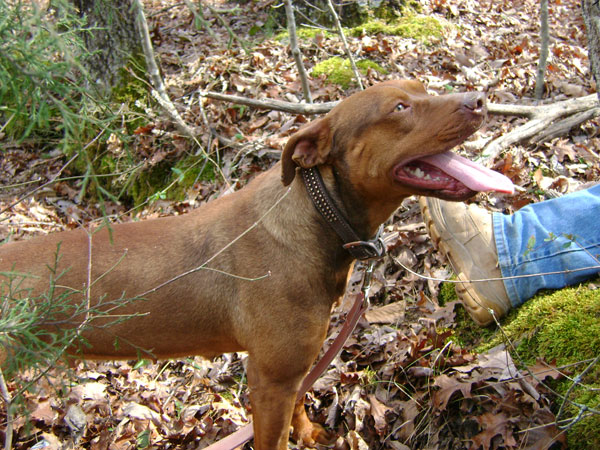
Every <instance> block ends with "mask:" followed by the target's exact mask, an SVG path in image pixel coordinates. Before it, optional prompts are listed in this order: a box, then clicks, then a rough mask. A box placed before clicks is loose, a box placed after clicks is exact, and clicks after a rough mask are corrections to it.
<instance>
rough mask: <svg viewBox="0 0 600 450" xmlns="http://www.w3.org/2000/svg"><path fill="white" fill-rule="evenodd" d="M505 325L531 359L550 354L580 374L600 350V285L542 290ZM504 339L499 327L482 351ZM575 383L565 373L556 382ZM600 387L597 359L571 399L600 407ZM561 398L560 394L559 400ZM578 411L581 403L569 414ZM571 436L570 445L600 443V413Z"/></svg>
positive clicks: (563, 388) (561, 386)
mask: <svg viewBox="0 0 600 450" xmlns="http://www.w3.org/2000/svg"><path fill="white" fill-rule="evenodd" d="M503 330H504V333H505V334H506V335H507V336H508V338H509V339H510V340H511V342H513V343H516V344H517V347H516V349H517V353H518V355H519V357H520V358H521V359H522V360H523V361H524V362H525V363H526V364H532V363H534V362H535V361H536V359H537V358H544V359H545V360H546V361H555V363H556V365H557V366H559V367H560V366H569V367H571V369H570V372H571V374H572V375H573V376H575V375H577V374H579V373H581V372H582V371H583V370H584V368H585V367H586V365H587V363H585V362H584V361H589V360H590V359H593V358H595V357H596V356H597V355H598V352H599V351H600V290H598V289H596V290H592V289H589V288H587V287H586V286H578V287H573V288H567V289H562V290H560V291H553V292H551V293H542V294H540V295H537V296H536V297H534V298H532V299H530V300H529V301H527V302H526V303H525V304H524V305H522V306H521V307H520V308H518V309H516V310H514V311H512V312H511V314H510V315H509V316H508V317H507V319H506V320H505V323H504V325H503ZM504 339H505V338H504V335H503V334H502V333H500V332H496V333H495V334H494V336H493V337H492V339H490V340H488V341H487V342H486V343H485V344H483V345H481V346H480V347H479V348H478V351H481V352H482V351H485V350H487V349H489V348H491V347H494V346H495V345H497V344H499V343H501V342H503V341H504ZM513 356H514V357H515V359H517V358H516V355H513ZM572 384H573V381H572V380H569V379H565V380H562V381H561V382H559V383H556V385H555V386H554V388H555V389H556V391H557V392H558V393H560V394H565V393H566V392H567V390H568V389H569V388H570V387H571V386H572ZM599 388H600V366H598V365H596V366H594V367H593V368H592V369H591V370H590V371H589V372H588V373H587V374H586V375H585V377H584V378H583V380H582V385H578V386H577V387H575V388H574V389H573V390H572V392H571V395H570V399H571V400H574V401H575V402H578V403H581V404H584V405H586V406H587V407H589V408H594V409H600V393H599V392H598V391H597V389H599ZM594 389H596V391H594ZM561 402H562V400H561V399H557V400H556V404H557V405H558V404H560V403H561ZM555 409H557V408H555ZM578 413H579V409H578V408H577V407H575V406H569V407H567V410H566V414H565V416H564V417H563V418H569V417H571V418H572V417H575V416H577V414H578ZM568 438H569V448H570V449H588V448H600V417H599V416H597V415H595V416H591V417H587V418H585V419H583V420H582V421H580V422H579V423H577V424H575V425H574V426H573V427H572V428H570V430H569V432H568Z"/></svg>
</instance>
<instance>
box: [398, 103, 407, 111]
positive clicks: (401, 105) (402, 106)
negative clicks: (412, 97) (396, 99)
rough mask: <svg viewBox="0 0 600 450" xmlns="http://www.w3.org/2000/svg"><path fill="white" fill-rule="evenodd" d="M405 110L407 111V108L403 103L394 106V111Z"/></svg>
mask: <svg viewBox="0 0 600 450" xmlns="http://www.w3.org/2000/svg"><path fill="white" fill-rule="evenodd" d="M406 109H408V106H407V105H405V104H404V103H398V104H397V105H396V111H404V110H406Z"/></svg>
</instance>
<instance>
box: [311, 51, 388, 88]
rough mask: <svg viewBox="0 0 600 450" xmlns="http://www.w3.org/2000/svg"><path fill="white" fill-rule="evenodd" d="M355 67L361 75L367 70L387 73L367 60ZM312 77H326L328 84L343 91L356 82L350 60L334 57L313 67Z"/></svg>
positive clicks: (357, 63) (358, 62) (359, 62)
mask: <svg viewBox="0 0 600 450" xmlns="http://www.w3.org/2000/svg"><path fill="white" fill-rule="evenodd" d="M356 67H357V68H358V70H359V71H360V72H361V73H363V74H365V73H367V70H369V69H372V70H376V71H377V72H379V73H382V74H385V73H387V70H386V69H384V68H383V67H381V66H380V65H379V64H377V63H376V62H374V61H371V60H368V59H363V60H361V61H357V62H356ZM312 75H313V76H315V77H318V76H320V75H326V76H327V81H328V82H329V83H332V84H337V85H339V86H341V87H343V88H344V89H346V88H348V87H349V86H350V85H351V84H353V83H355V82H356V80H355V78H354V72H353V71H352V66H351V64H350V60H349V59H347V58H340V57H339V56H334V57H333V58H329V59H326V60H325V61H321V62H320V63H318V64H316V65H315V67H313V70H312Z"/></svg>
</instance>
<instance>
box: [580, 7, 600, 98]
mask: <svg viewBox="0 0 600 450" xmlns="http://www.w3.org/2000/svg"><path fill="white" fill-rule="evenodd" d="M583 19H584V21H585V27H586V29H587V37H588V53H589V58H590V64H591V67H592V74H593V75H594V79H595V80H596V93H597V94H598V99H599V100H600V4H599V2H598V0H583Z"/></svg>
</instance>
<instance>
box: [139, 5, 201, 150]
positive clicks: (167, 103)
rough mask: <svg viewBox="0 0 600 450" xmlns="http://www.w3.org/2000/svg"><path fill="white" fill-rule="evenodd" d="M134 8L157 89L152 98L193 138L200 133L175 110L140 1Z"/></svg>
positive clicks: (183, 131)
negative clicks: (161, 72)
mask: <svg viewBox="0 0 600 450" xmlns="http://www.w3.org/2000/svg"><path fill="white" fill-rule="evenodd" d="M133 6H134V7H135V9H136V15H137V17H136V19H137V22H138V28H139V30H140V37H141V41H142V42H141V43H142V48H143V50H144V58H145V59H146V67H147V68H148V72H149V73H150V79H151V80H152V85H153V86H154V89H155V90H153V91H152V96H153V97H154V98H155V99H156V101H158V103H159V104H160V106H162V107H163V109H164V110H165V111H166V112H167V114H169V116H170V117H171V119H173V121H174V122H175V124H176V125H177V128H179V130H180V131H181V132H182V133H183V134H185V135H186V136H189V137H192V138H193V137H195V136H196V135H197V134H198V133H197V132H196V131H195V130H194V129H193V128H192V127H190V126H189V125H188V124H187V123H185V121H184V120H183V119H182V118H181V116H180V115H179V112H178V111H177V109H176V108H175V105H173V102H171V99H170V98H169V94H168V93H167V89H166V87H165V83H164V82H163V80H162V77H161V76H160V72H159V70H158V66H157V65H156V60H155V59H154V50H153V49H152V42H151V41H150V32H149V31H148V23H147V22H146V17H145V16H144V9H143V7H142V5H141V3H140V1H139V0H134V2H133Z"/></svg>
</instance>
